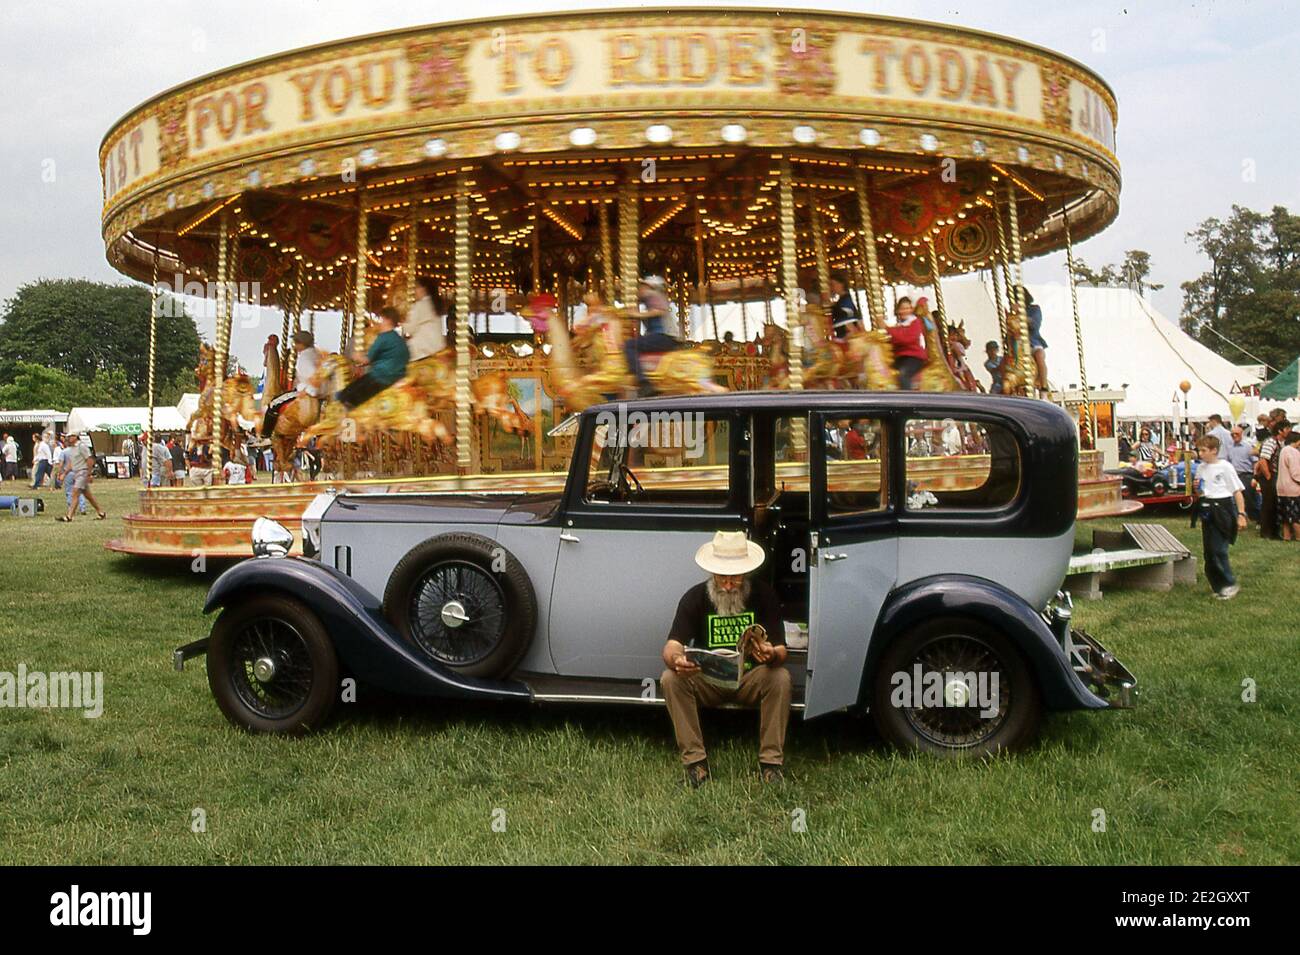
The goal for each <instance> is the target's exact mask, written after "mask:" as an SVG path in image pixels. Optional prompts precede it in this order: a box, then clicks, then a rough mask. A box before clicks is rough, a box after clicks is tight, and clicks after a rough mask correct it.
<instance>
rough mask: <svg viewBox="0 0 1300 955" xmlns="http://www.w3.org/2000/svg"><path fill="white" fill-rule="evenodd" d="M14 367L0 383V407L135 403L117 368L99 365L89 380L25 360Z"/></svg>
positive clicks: (61, 407) (56, 407)
mask: <svg viewBox="0 0 1300 955" xmlns="http://www.w3.org/2000/svg"><path fill="white" fill-rule="evenodd" d="M14 369H15V370H14V375H13V377H12V378H11V379H10V380H9V381H8V382H6V383H5V384H3V385H0V408H14V409H17V408H48V409H52V410H54V411H70V410H72V409H73V408H76V407H79V406H80V407H92V408H108V407H114V406H122V405H131V404H134V403H135V401H134V398H133V396H132V395H131V387H130V385H129V384H128V383H127V380H126V375H125V374H123V372H122V370H121V369H120V368H115V369H113V370H112V371H105V370H104V369H102V368H101V369H99V370H97V371H96V372H95V376H94V378H93V379H92V380H90V381H82V380H81V379H79V378H75V377H73V376H72V375H69V374H68V373H67V372H66V371H59V370H58V369H57V368H46V367H45V366H44V365H37V364H34V363H32V362H27V361H20V362H18V363H17V364H16V365H15V366H14ZM177 400H179V399H177Z"/></svg>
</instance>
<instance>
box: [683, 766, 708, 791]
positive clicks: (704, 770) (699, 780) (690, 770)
mask: <svg viewBox="0 0 1300 955" xmlns="http://www.w3.org/2000/svg"><path fill="white" fill-rule="evenodd" d="M708 781H709V761H708V760H707V759H702V760H700V761H699V762H698V763H691V764H690V765H689V766H687V767H686V782H687V783H688V784H689V785H690V787H691V788H692V789H699V788H700V787H701V786H703V785H704V784H705V783H707V782H708Z"/></svg>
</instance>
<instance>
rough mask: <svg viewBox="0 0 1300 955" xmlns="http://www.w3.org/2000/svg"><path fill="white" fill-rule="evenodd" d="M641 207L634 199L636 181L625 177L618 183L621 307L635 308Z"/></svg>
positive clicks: (635, 197)
mask: <svg viewBox="0 0 1300 955" xmlns="http://www.w3.org/2000/svg"><path fill="white" fill-rule="evenodd" d="M640 229H641V207H640V204H639V203H638V201H637V181H636V180H635V179H627V180H624V181H623V182H622V183H621V184H620V185H619V187H618V259H619V281H620V286H621V287H620V288H619V297H620V299H621V300H622V302H623V307H624V308H629V309H635V308H636V287H637V280H638V279H639V278H640V276H639V275H638V267H639V261H640V256H639V252H638V249H637V242H638V241H639V239H640V235H639V232H640Z"/></svg>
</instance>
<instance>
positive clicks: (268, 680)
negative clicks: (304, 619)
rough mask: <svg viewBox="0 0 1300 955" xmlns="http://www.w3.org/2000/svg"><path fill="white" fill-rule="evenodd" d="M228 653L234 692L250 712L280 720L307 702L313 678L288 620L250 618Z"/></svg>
mask: <svg viewBox="0 0 1300 955" xmlns="http://www.w3.org/2000/svg"><path fill="white" fill-rule="evenodd" d="M231 652H232V661H231V662H232V664H233V666H234V672H233V676H234V686H235V692H236V693H237V694H239V698H240V700H242V701H243V703H244V705H245V706H247V707H248V708H249V709H250V710H252V711H253V712H254V713H256V714H258V715H259V716H262V717H264V718H266V719H268V720H280V719H284V718H285V717H286V716H292V715H293V714H294V713H296V712H298V710H300V709H302V707H303V706H304V705H305V704H306V703H307V699H308V697H310V696H311V688H312V682H313V679H314V677H313V674H312V666H311V653H310V652H309V651H308V649H307V643H306V641H305V640H303V638H302V634H300V633H299V632H298V630H297V628H296V627H294V625H293V624H292V623H290V622H288V621H286V620H280V619H277V618H275V617H261V618H259V619H255V620H250V621H249V622H248V623H247V624H245V625H244V626H243V628H242V629H241V630H240V631H239V634H238V635H237V636H236V637H235V641H234V646H233V648H232V651H231Z"/></svg>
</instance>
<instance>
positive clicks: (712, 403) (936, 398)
mask: <svg viewBox="0 0 1300 955" xmlns="http://www.w3.org/2000/svg"><path fill="white" fill-rule="evenodd" d="M864 405H866V406H869V407H870V408H872V409H878V410H880V411H903V412H908V411H911V412H915V413H917V414H925V413H926V412H927V411H931V410H933V411H936V412H943V413H945V414H951V413H953V412H957V411H961V410H963V409H968V410H970V411H972V412H982V413H985V414H996V415H1002V416H1005V417H1008V418H1013V419H1016V420H1023V419H1025V418H1026V417H1028V418H1032V419H1038V418H1041V417H1042V412H1043V410H1044V409H1045V408H1052V409H1053V410H1054V411H1056V412H1060V413H1061V414H1064V412H1062V411H1061V409H1060V408H1057V407H1056V406H1055V405H1053V404H1051V403H1049V402H1044V401H1040V400H1038V399H1034V398H1021V397H1015V396H1006V395H988V394H982V393H980V392H973V391H934V392H926V391H822V390H809V391H728V392H723V393H720V394H706V395H672V396H663V397H652V398H632V399H629V400H627V401H610V402H606V403H604V404H599V405H592V406H591V407H589V408H587V409H586V410H585V411H584V414H600V413H601V412H606V413H609V414H618V413H619V411H620V409H626V410H627V411H629V412H630V411H645V412H649V411H760V410H768V409H770V410H775V411H789V410H795V409H800V408H807V409H809V410H819V411H823V410H824V411H830V412H835V411H838V410H844V411H849V410H852V409H855V408H861V407H862V406H864Z"/></svg>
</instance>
